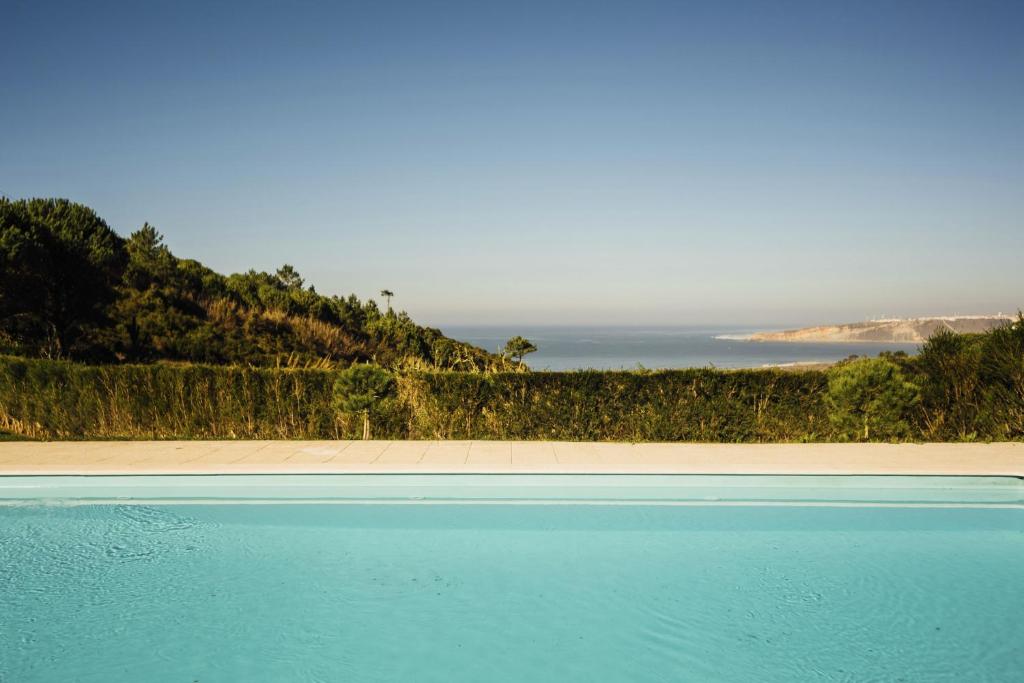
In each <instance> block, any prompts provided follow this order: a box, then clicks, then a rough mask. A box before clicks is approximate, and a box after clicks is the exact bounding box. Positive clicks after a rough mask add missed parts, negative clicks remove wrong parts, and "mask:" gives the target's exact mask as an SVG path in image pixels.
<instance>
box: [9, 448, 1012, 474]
mask: <svg viewBox="0 0 1024 683" xmlns="http://www.w3.org/2000/svg"><path fill="white" fill-rule="evenodd" d="M345 473H361V474H366V473H379V474H402V473H434V474H474V473H475V474H513V473H514V474H583V473H595V474H769V475H771V474H774V475H784V474H821V475H827V474H833V475H858V474H859V475H888V474H892V475H947V476H1013V477H1024V443H1018V442H1012V443H991V444H975V443H970V444H968V443H927V444H874V443H872V444H712V443H643V444H629V443H594V442H561V441H557V442H556V441H47V442H38V441H11V442H0V476H24V475H90V474H95V475H112V474H139V475H143V474H148V475H153V474H345Z"/></svg>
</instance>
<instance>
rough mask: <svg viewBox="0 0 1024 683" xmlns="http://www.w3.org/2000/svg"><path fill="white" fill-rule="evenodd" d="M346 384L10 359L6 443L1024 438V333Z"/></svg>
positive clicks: (189, 368) (0, 366)
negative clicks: (779, 356)
mask: <svg viewBox="0 0 1024 683" xmlns="http://www.w3.org/2000/svg"><path fill="white" fill-rule="evenodd" d="M381 372H384V371H381ZM385 374H387V373H385ZM338 377H339V375H338V373H337V372H335V371H331V370H314V369H257V368H243V367H231V366H203V365H172V364H154V365H105V366H88V365H78V364H74V363H69V362H64V361H49V360H28V359H24V358H16V357H6V356H0V433H3V432H7V433H10V434H15V435H21V436H27V437H33V438H137V439H152V438H158V439H164V438H182V439H190V438H214V439H216V438H244V439H332V438H358V437H359V435H361V433H362V430H363V426H364V425H363V420H364V415H368V416H369V419H370V420H371V422H372V423H373V424H372V429H371V433H372V434H373V436H374V437H375V438H394V439H402V438H411V439H529V440H534V439H538V440H540V439H544V440H550V439H556V440H567V441H708V442H782V441H842V440H857V439H864V440H867V439H874V440H890V439H904V440H918V441H973V440H987V441H999V440H1010V439H1024V318H1021V319H1020V320H1018V321H1017V322H1015V323H1013V324H1011V325H1007V326H1005V327H1003V328H999V329H997V330H994V331H992V332H989V333H987V334H983V335H954V334H940V335H936V336H935V337H933V338H932V339H930V340H929V341H928V342H927V343H926V344H925V345H924V346H923V348H922V349H921V353H920V354H919V355H918V356H915V357H908V356H906V355H899V354H895V355H893V354H890V355H887V356H885V357H883V358H876V359H858V360H852V361H845V362H843V363H839V364H837V365H836V366H835V367H833V368H832V369H831V370H829V371H827V372H825V371H814V370H808V371H803V372H785V371H781V370H714V369H694V370H666V371H659V372H599V371H585V372H507V373H493V374H484V373H462V372H408V373H405V374H400V375H397V376H395V378H394V379H395V381H394V383H393V384H392V383H391V382H390V381H389V382H388V387H389V388H388V391H387V394H388V395H387V397H386V398H384V397H382V400H381V401H380V402H379V403H378V402H376V401H374V402H372V403H374V405H373V406H372V409H370V408H366V409H364V407H358V406H357V407H358V408H359V409H358V410H356V409H355V408H353V407H352V406H350V405H349V404H350V403H352V401H350V400H348V399H350V398H352V397H351V396H348V395H347V394H346V392H350V389H345V387H346V386H347V384H346V383H345V382H340V383H339V385H338V387H335V381H336V379H337V378H338ZM392 388H393V390H392ZM338 391H340V392H341V394H342V395H339V396H335V395H334V394H335V393H336V392H338ZM370 393H374V392H370ZM376 393H380V392H379V391H377V392H376ZM374 395H375V394H374ZM353 405H354V404H353ZM339 406H340V407H339ZM345 406H348V408H347V409H346V408H345ZM346 411H347V412H346Z"/></svg>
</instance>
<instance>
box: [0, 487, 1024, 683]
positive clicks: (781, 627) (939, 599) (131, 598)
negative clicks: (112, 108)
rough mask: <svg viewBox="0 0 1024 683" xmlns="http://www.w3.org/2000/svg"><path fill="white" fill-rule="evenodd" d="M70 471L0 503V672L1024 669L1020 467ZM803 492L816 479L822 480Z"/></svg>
mask: <svg viewBox="0 0 1024 683" xmlns="http://www.w3.org/2000/svg"><path fill="white" fill-rule="evenodd" d="M72 479H74V478H72ZM151 479H152V478H151ZM164 479H189V478H164ZM206 479H214V480H223V479H224V478H223V477H221V478H206ZM307 479H308V478H307ZM749 479H750V478H748V480H749ZM760 479H763V480H765V481H766V482H767V480H770V479H778V478H760ZM818 479H821V478H818ZM548 481H550V480H548ZM579 481H580V478H576V482H577V483H579ZM680 481H682V480H680ZM115 483H116V484H117V486H119V487H122V488H123V487H126V486H127V487H128V488H130V484H131V481H130V478H119V480H118V481H117V482H115ZM151 483H152V482H151ZM48 486H49V484H48ZM75 486H77V487H78V488H79V491H78V493H77V494H76V493H75V492H74V487H72V490H71V491H69V492H68V494H67V498H66V499H61V500H54V499H53V498H52V497H51V496H52V487H51V488H48V489H47V493H46V496H47V497H45V498H41V497H32V496H29V495H28V494H26V493H25V492H24V491H22V492H21V493H17V494H12V493H10V490H8V493H7V495H6V498H8V499H9V501H8V504H5V505H3V506H0V681H11V682H23V681H71V680H75V681H104V682H105V683H112V682H113V683H117V682H121V681H126V682H127V681H131V682H133V683H134V682H138V681H174V682H184V683H193V682H196V681H198V682H205V681H210V682H213V681H342V680H352V681H371V680H380V681H524V680H533V681H547V680H552V681H595V680H602V681H795V680H828V681H833V680H834V681H865V680H879V681H897V680H905V681H943V680H949V681H964V680H971V681H986V680H987V681H1018V680H1021V672H1022V671H1024V581H1022V579H1024V510H1022V508H1021V507H1020V505H1019V502H1020V500H1019V499H1020V496H1019V493H1020V487H1019V482H1011V483H1010V484H1009V485H1007V486H1003V487H989V489H986V491H988V493H984V492H982V493H981V494H979V493H978V491H977V490H973V492H971V491H968V490H967V489H969V488H970V487H965V489H964V492H963V497H964V498H965V500H968V501H969V502H967V503H963V504H957V503H956V502H954V501H953V499H955V498H956V497H957V496H956V487H952V488H946V489H944V490H945V493H944V494H943V496H942V497H943V498H945V499H949V500H947V501H946V502H944V503H934V502H930V499H931V498H934V494H930V495H929V496H926V498H928V499H929V501H927V502H923V503H922V502H921V501H916V502H915V501H913V500H910V501H903V502H900V503H891V502H890V503H887V504H882V505H879V504H874V503H860V504H858V503H855V502H853V501H850V500H844V501H843V502H842V504H834V505H833V504H828V503H827V502H825V503H820V504H818V503H816V504H795V505H793V504H787V503H786V502H785V500H786V495H785V493H786V487H785V486H781V487H780V486H778V485H776V486H775V487H774V489H775V490H774V492H772V493H771V494H770V495H768V494H765V496H766V497H770V498H771V499H772V500H771V501H766V500H764V501H760V502H757V501H752V500H750V498H751V497H752V496H750V495H749V492H748V495H747V496H746V497H745V498H746V499H743V498H740V497H737V496H732V497H724V498H723V497H722V496H706V495H703V494H706V493H708V491H706V490H705V491H703V492H702V495H701V496H700V498H701V499H702V500H697V498H698V497H697V496H695V495H693V494H692V493H687V492H685V491H684V492H683V493H681V494H680V495H679V497H678V499H676V500H669V499H667V498H666V496H665V494H664V491H662V492H661V493H659V497H658V500H657V501H653V500H644V499H643V498H644V496H634V495H633V494H630V493H628V492H627V493H626V494H624V495H623V496H621V497H620V498H616V499H614V500H613V499H612V498H609V497H607V496H606V497H604V498H601V499H597V498H591V499H584V500H577V501H575V502H573V503H572V504H568V503H567V502H566V501H564V500H562V501H560V500H547V499H544V500H533V499H531V498H530V497H529V496H528V495H526V494H524V489H523V488H522V487H521V484H517V488H516V490H515V495H514V496H513V495H509V496H504V497H503V496H500V495H496V496H495V497H494V498H491V499H488V500H487V501H472V502H468V501H466V500H459V499H457V498H454V497H451V495H450V492H448V493H446V495H445V496H444V497H442V498H439V499H431V497H430V496H426V497H425V500H422V501H419V500H418V497H415V496H409V495H408V494H409V490H408V489H403V491H402V493H401V495H398V494H396V496H395V497H394V499H389V498H387V497H386V496H383V497H381V498H374V499H373V500H360V502H358V503H356V502H355V501H354V499H353V500H350V501H349V502H350V503H352V504H337V503H338V502H342V501H343V500H345V497H344V496H341V497H339V498H338V499H337V500H324V499H322V498H317V499H315V500H313V499H302V498H301V497H294V496H286V495H282V496H280V497H279V498H277V499H274V498H273V497H268V498H261V499H259V500H257V499H247V498H245V497H244V496H242V497H226V498H218V499H216V500H213V499H206V498H203V497H199V496H197V494H195V487H194V486H193V488H192V489H190V490H191V491H192V493H188V494H180V495H179V496H174V495H170V493H172V492H173V489H174V486H167V487H164V488H163V489H162V493H163V496H164V497H162V498H160V499H153V500H146V499H144V498H138V499H130V500H122V501H118V500H115V499H108V498H103V497H102V496H105V495H107V494H108V493H109V492H107V491H105V490H104V491H99V490H98V489H95V488H92V489H90V490H89V492H88V493H86V494H83V493H82V492H81V487H82V485H81V484H80V483H79V484H75ZM3 488H4V487H3V484H2V483H0V489H3ZM141 488H144V487H141ZM286 488H287V487H286ZM996 489H999V490H998V491H996ZM752 490H753V489H752ZM1007 490H1009V491H1010V494H1009V498H1008V499H1007V495H1008V494H1007ZM815 491H816V493H815V495H814V498H815V499H816V500H821V499H825V500H827V498H828V496H827V493H828V486H827V485H825V486H819V487H817V488H816V489H815ZM905 491H906V490H905V489H904V495H903V497H904V498H906V497H907V496H906V494H905ZM378 493H379V492H378ZM577 493H578V492H577ZM317 495H318V496H322V495H323V491H320V490H319V489H318V490H317ZM758 495H760V494H758ZM979 496H980V498H981V499H987V498H996V499H999V500H1000V501H1001V502H978V499H979ZM0 497H4V496H0ZM631 497H632V498H633V499H631ZM794 497H804V498H806V495H796V496H794ZM837 497H838V496H837ZM584 498H585V497H584ZM669 498H670V497H669ZM707 498H715V499H716V500H714V501H709V500H703V499H707ZM1004 499H1007V500H1004ZM374 501H377V502H374ZM380 501H383V502H380ZM1008 501H1009V502H1008ZM609 502H614V504H608V503H609ZM666 502H668V503H678V504H666Z"/></svg>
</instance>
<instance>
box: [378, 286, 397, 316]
mask: <svg viewBox="0 0 1024 683" xmlns="http://www.w3.org/2000/svg"><path fill="white" fill-rule="evenodd" d="M380 295H381V296H382V297H384V298H385V299H387V302H388V313H390V312H391V297H393V296H394V295H395V293H394V292H392V291H391V290H390V289H382V290H380Z"/></svg>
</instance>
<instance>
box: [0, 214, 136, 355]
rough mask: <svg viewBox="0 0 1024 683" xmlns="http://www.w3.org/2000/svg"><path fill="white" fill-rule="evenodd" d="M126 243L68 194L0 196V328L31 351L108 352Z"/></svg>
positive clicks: (88, 353) (63, 352)
mask: <svg viewBox="0 0 1024 683" xmlns="http://www.w3.org/2000/svg"><path fill="white" fill-rule="evenodd" d="M124 263H125V251H124V240H123V239H122V238H121V237H119V236H118V235H117V234H116V233H115V232H114V231H113V230H111V229H110V227H109V226H108V225H107V224H106V223H105V222H104V221H103V219H102V218H100V217H99V216H97V215H96V213H95V212H93V211H92V209H89V208H88V207H85V206H82V205H81V204H75V203H73V202H69V201H67V200H66V199H31V200H20V201H12V200H8V199H5V198H0V273H2V276H0V332H3V333H6V335H8V336H9V337H11V338H12V339H13V340H14V342H15V344H16V345H17V346H18V347H20V348H22V349H24V350H25V351H26V352H29V353H33V354H36V353H38V354H42V355H46V356H55V357H64V356H70V357H73V358H100V357H106V356H107V354H106V353H105V350H104V347H105V340H104V339H103V336H104V333H105V330H104V328H105V327H107V326H108V323H109V319H108V317H107V309H108V306H109V304H110V303H111V302H113V300H114V298H115V296H116V293H115V289H114V288H115V286H116V285H117V284H118V282H119V281H120V279H121V274H122V271H123V269H124Z"/></svg>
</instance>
